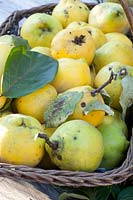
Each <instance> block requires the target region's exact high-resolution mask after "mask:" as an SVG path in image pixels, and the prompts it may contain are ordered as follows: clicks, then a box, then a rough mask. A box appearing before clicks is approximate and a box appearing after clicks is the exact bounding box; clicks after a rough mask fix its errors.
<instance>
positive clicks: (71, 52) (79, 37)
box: [51, 28, 95, 64]
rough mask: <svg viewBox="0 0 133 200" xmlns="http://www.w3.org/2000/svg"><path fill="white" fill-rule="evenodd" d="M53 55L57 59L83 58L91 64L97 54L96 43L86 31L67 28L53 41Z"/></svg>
mask: <svg viewBox="0 0 133 200" xmlns="http://www.w3.org/2000/svg"><path fill="white" fill-rule="evenodd" d="M51 54H52V57H53V58H55V59H59V58H73V59H80V58H83V59H86V61H87V62H88V64H91V63H92V60H93V58H94V54H95V43H94V40H93V39H92V37H91V35H90V33H88V31H87V30H86V29H84V28H80V29H77V30H74V29H71V28H70V29H69V28H66V29H64V30H62V31H60V32H59V33H57V34H56V36H55V37H54V39H53V40H52V43H51Z"/></svg>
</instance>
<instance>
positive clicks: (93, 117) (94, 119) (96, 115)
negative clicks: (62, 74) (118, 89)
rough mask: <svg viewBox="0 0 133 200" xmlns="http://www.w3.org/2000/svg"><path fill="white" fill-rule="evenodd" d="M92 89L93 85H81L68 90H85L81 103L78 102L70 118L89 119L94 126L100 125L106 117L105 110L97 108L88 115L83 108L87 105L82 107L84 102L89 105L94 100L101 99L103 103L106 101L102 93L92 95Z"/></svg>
mask: <svg viewBox="0 0 133 200" xmlns="http://www.w3.org/2000/svg"><path fill="white" fill-rule="evenodd" d="M91 90H93V88H92V87H91V86H80V87H75V88H72V89H69V90H67V91H69V92H70V91H79V92H83V97H82V99H81V100H80V101H79V103H77V105H76V107H75V111H74V113H73V114H72V115H70V116H69V118H68V119H69V120H73V119H81V120H84V121H87V122H88V123H90V124H92V125H93V126H98V125H99V124H101V122H102V121H103V119H104V115H105V112H104V111H102V110H95V111H91V112H89V113H88V114H87V115H84V113H83V110H84V108H85V107H82V104H86V105H87V104H88V103H91V102H93V101H94V100H99V101H100V102H101V103H104V101H103V98H102V96H101V95H100V94H98V95H96V96H95V97H92V96H91V94H90V91H91ZM67 91H66V92H67Z"/></svg>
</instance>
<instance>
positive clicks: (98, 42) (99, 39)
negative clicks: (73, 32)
mask: <svg viewBox="0 0 133 200" xmlns="http://www.w3.org/2000/svg"><path fill="white" fill-rule="evenodd" d="M67 28H72V29H79V28H86V29H87V30H88V31H89V33H90V35H91V36H92V38H93V40H94V43H95V46H96V49H98V48H99V47H101V46H102V45H103V44H105V43H106V42H107V38H106V36H105V34H104V33H103V32H102V31H101V30H100V29H99V28H96V27H94V26H91V25H89V24H88V23H85V22H81V21H79V22H78V21H76V22H72V23H70V24H69V25H68V26H67Z"/></svg>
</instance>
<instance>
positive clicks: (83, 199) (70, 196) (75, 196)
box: [59, 192, 89, 200]
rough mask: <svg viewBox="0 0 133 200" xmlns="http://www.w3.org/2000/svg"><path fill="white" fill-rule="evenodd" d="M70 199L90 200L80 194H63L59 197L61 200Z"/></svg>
mask: <svg viewBox="0 0 133 200" xmlns="http://www.w3.org/2000/svg"><path fill="white" fill-rule="evenodd" d="M69 199H73V200H89V199H88V198H87V197H85V196H83V195H80V194H75V193H66V192H64V193H62V194H61V195H60V196H59V200H69Z"/></svg>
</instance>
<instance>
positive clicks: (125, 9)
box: [120, 0, 133, 36]
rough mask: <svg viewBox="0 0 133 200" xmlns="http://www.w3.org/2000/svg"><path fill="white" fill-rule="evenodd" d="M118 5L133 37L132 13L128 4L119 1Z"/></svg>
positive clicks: (123, 0) (122, 0)
mask: <svg viewBox="0 0 133 200" xmlns="http://www.w3.org/2000/svg"><path fill="white" fill-rule="evenodd" d="M120 3H121V5H122V7H123V9H124V11H125V14H126V16H127V19H128V21H129V25H130V30H131V33H132V36H133V12H132V10H131V8H130V7H129V4H128V2H127V1H125V0H120Z"/></svg>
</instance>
